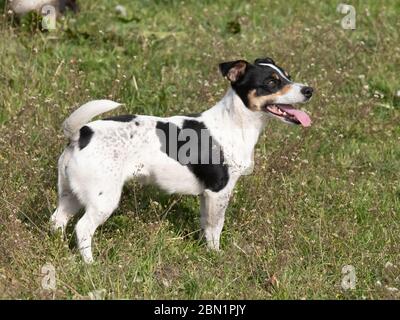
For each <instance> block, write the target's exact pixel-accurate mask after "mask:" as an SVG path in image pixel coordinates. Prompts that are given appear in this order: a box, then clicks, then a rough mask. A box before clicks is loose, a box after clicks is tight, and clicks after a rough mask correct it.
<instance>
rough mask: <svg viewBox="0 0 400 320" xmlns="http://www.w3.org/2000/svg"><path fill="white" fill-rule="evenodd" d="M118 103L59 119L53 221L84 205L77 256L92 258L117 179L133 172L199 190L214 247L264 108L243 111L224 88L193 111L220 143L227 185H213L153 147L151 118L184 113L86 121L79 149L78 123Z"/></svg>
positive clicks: (61, 222) (180, 189)
mask: <svg viewBox="0 0 400 320" xmlns="http://www.w3.org/2000/svg"><path fill="white" fill-rule="evenodd" d="M118 106H119V104H118V103H116V102H112V101H109V100H98V101H91V102H89V103H87V104H85V105H83V106H82V107H81V108H79V109H78V110H76V111H75V112H74V113H72V115H71V116H70V117H69V118H68V119H67V120H66V121H65V122H64V132H65V134H66V136H67V137H70V138H71V143H70V144H69V146H68V147H67V148H66V149H65V150H64V152H63V154H62V155H61V157H60V159H59V162H58V192H59V203H58V207H57V209H56V211H55V212H54V214H53V215H52V217H51V222H52V225H53V228H54V229H58V228H61V229H62V230H64V229H65V227H66V225H67V223H68V221H69V220H70V219H71V218H72V217H73V216H74V215H75V214H76V213H77V212H78V211H79V209H80V208H81V207H85V209H86V211H85V214H84V215H83V217H82V218H81V219H80V220H79V222H78V223H77V225H76V234H77V239H78V246H79V249H80V252H81V254H82V256H83V259H84V261H85V262H87V263H90V262H92V261H93V256H92V250H91V243H92V237H93V234H94V232H95V230H96V228H97V227H98V226H99V225H101V224H102V223H104V222H105V221H106V220H107V219H108V218H109V217H110V215H111V214H112V212H113V211H114V210H115V209H116V208H117V206H118V203H119V200H120V196H121V191H122V187H123V185H124V183H125V181H127V180H129V179H131V178H136V179H137V180H138V181H140V182H142V183H151V184H155V185H157V186H159V187H160V188H161V189H163V190H165V191H167V192H169V193H182V194H193V195H200V207H201V208H200V211H201V226H202V229H203V230H204V235H205V238H206V241H207V244H208V246H209V247H210V248H212V249H215V250H218V249H219V239H220V234H221V230H222V227H223V223H224V215H225V209H226V207H227V206H228V202H229V198H230V195H231V193H232V190H233V188H234V186H235V184H236V182H237V180H238V178H239V177H240V176H241V175H243V174H248V173H249V171H251V169H252V166H253V151H254V146H255V144H256V143H257V140H258V138H259V135H260V133H261V132H262V130H263V128H264V126H265V124H266V119H268V116H267V114H266V113H264V112H253V111H250V110H249V109H248V108H246V106H245V105H244V104H243V102H242V100H241V99H240V98H239V96H237V94H236V93H235V92H234V90H232V89H229V90H228V92H227V94H226V95H225V96H224V97H223V99H222V100H221V101H220V102H218V103H217V104H216V105H215V106H214V107H212V108H211V109H209V110H207V111H205V112H203V113H202V114H201V116H200V117H199V118H196V119H197V120H199V121H201V122H203V123H204V124H205V125H206V127H207V128H208V129H209V131H210V132H211V135H212V136H213V138H214V139H215V140H216V141H217V142H218V143H219V144H220V146H221V147H222V150H223V152H224V158H225V163H226V164H227V165H228V167H229V181H228V183H227V185H226V186H225V187H224V188H223V189H222V190H220V191H218V192H213V191H210V190H207V189H206V188H205V187H204V185H203V183H202V182H201V181H199V180H198V179H197V178H196V176H195V175H194V174H193V173H192V172H191V171H190V170H189V169H188V167H187V166H183V165H181V164H180V163H179V162H177V161H175V160H174V159H172V158H170V157H169V156H168V155H166V154H165V153H164V152H162V151H161V143H160V140H159V137H158V136H157V135H156V131H155V126H156V123H157V121H160V120H162V121H168V122H172V123H175V124H176V125H177V126H180V125H181V124H182V122H183V121H184V120H185V119H188V118H187V117H185V116H175V117H169V118H158V117H153V116H137V117H136V118H135V119H133V120H132V121H131V122H117V121H104V120H98V121H93V122H90V123H88V124H87V126H88V127H89V128H91V129H92V130H93V131H94V134H93V136H92V138H91V140H90V143H89V144H88V145H87V146H86V147H84V148H83V149H82V150H80V149H79V147H78V141H77V140H78V137H79V128H81V127H82V126H83V125H84V124H85V123H86V122H87V121H89V119H90V118H91V117H93V116H95V115H98V114H100V113H102V112H105V111H108V110H112V109H114V108H116V107H118ZM135 122H138V123H139V124H140V125H136V124H135Z"/></svg>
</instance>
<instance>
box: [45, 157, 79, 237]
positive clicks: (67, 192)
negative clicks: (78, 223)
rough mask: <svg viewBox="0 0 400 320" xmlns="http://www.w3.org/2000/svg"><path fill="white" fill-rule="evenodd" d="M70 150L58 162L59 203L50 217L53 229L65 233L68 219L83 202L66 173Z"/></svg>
mask: <svg viewBox="0 0 400 320" xmlns="http://www.w3.org/2000/svg"><path fill="white" fill-rule="evenodd" d="M69 153H70V151H69V150H65V151H64V153H63V154H62V155H61V157H60V160H59V162H58V205H57V209H56V210H55V211H54V213H53V215H52V216H51V218H50V224H51V227H52V230H53V231H56V230H58V229H61V231H62V232H63V233H64V231H65V228H66V226H67V224H68V221H69V220H70V219H71V218H72V217H73V216H74V215H75V214H76V213H77V212H78V211H79V209H80V208H82V204H81V203H80V202H79V200H78V198H77V197H76V196H75V194H74V193H73V192H72V190H71V187H70V185H69V181H68V178H67V174H66V169H67V163H68V161H66V160H68V158H69Z"/></svg>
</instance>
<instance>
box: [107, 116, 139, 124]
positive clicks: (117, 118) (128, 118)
mask: <svg viewBox="0 0 400 320" xmlns="http://www.w3.org/2000/svg"><path fill="white" fill-rule="evenodd" d="M135 118H136V115H134V114H123V115H119V116H114V117H109V118H105V119H103V120H106V121H108V120H110V121H119V122H131V121H132V120H133V119H135Z"/></svg>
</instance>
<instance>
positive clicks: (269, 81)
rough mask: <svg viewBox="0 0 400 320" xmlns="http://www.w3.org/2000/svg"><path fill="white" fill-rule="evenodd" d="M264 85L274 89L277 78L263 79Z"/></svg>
mask: <svg viewBox="0 0 400 320" xmlns="http://www.w3.org/2000/svg"><path fill="white" fill-rule="evenodd" d="M265 85H266V86H267V87H268V88H269V89H274V88H275V87H276V86H277V85H278V80H277V79H267V80H266V81H265Z"/></svg>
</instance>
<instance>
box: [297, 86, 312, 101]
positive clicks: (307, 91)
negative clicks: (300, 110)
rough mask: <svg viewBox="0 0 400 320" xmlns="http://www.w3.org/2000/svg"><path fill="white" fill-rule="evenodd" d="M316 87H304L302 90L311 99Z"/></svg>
mask: <svg viewBox="0 0 400 320" xmlns="http://www.w3.org/2000/svg"><path fill="white" fill-rule="evenodd" d="M313 91H314V89H313V88H312V87H303V88H301V90H300V92H301V93H302V94H303V95H304V96H305V97H306V98H307V99H310V98H311V96H312V94H313Z"/></svg>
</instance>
